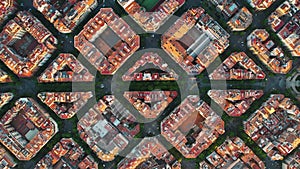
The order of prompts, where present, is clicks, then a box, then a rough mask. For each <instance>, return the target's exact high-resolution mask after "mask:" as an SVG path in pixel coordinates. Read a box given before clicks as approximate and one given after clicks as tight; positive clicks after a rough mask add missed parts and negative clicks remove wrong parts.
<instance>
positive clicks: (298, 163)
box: [282, 148, 300, 169]
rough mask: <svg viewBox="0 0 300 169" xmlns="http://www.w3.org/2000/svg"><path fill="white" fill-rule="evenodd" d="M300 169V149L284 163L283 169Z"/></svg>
mask: <svg viewBox="0 0 300 169" xmlns="http://www.w3.org/2000/svg"><path fill="white" fill-rule="evenodd" d="M299 167H300V150H299V148H298V149H297V150H296V151H295V152H294V153H292V154H291V155H289V156H288V157H287V158H286V159H285V160H284V161H283V163H282V169H297V168H299Z"/></svg>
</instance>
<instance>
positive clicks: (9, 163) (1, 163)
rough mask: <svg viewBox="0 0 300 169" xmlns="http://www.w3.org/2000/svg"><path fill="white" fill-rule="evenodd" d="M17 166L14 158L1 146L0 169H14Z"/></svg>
mask: <svg viewBox="0 0 300 169" xmlns="http://www.w3.org/2000/svg"><path fill="white" fill-rule="evenodd" d="M16 165H17V163H16V162H15V160H14V158H13V157H12V156H11V155H10V154H9V153H8V152H7V151H6V150H5V148H4V147H2V146H1V145H0V168H3V169H12V168H14V167H15V166H16Z"/></svg>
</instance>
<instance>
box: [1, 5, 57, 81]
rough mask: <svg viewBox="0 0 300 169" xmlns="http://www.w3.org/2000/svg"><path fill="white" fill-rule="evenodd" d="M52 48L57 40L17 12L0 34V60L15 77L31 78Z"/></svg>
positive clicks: (37, 22)
mask: <svg viewBox="0 0 300 169" xmlns="http://www.w3.org/2000/svg"><path fill="white" fill-rule="evenodd" d="M56 44H57V39H56V38H55V37H54V36H53V35H52V33H51V32H50V31H49V30H48V29H47V28H46V27H45V26H44V25H43V24H42V23H41V22H40V21H39V20H38V19H37V18H35V17H34V16H33V15H32V14H31V13H29V12H27V11H20V12H18V13H17V16H16V17H15V18H14V19H13V20H10V21H9V22H8V23H7V24H6V25H5V26H4V28H3V30H2V32H1V33H0V59H1V60H2V61H3V62H4V63H5V64H6V66H7V67H8V68H10V69H11V70H12V71H13V72H14V73H15V74H16V75H18V76H19V77H31V76H32V75H33V74H34V72H35V71H36V70H37V69H38V67H40V66H42V65H43V64H44V63H45V61H46V60H48V58H49V57H50V56H51V53H52V52H53V51H54V50H55V49H56V47H55V46H56Z"/></svg>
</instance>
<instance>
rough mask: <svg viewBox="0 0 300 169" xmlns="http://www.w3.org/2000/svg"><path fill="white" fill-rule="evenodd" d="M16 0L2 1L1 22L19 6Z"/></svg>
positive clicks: (0, 9) (0, 5) (0, 3)
mask: <svg viewBox="0 0 300 169" xmlns="http://www.w3.org/2000/svg"><path fill="white" fill-rule="evenodd" d="M16 6H17V3H16V0H1V2H0V24H1V23H2V22H3V21H4V20H6V19H7V17H8V16H9V15H11V14H12V13H14V12H15V11H16V10H17V8H16Z"/></svg>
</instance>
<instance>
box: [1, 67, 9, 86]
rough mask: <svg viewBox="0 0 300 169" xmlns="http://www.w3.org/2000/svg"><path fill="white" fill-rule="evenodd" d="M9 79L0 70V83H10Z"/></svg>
mask: <svg viewBox="0 0 300 169" xmlns="http://www.w3.org/2000/svg"><path fill="white" fill-rule="evenodd" d="M11 81H12V80H11V77H10V76H9V75H8V74H7V73H6V72H5V71H4V70H2V69H1V68H0V83H7V82H11Z"/></svg>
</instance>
